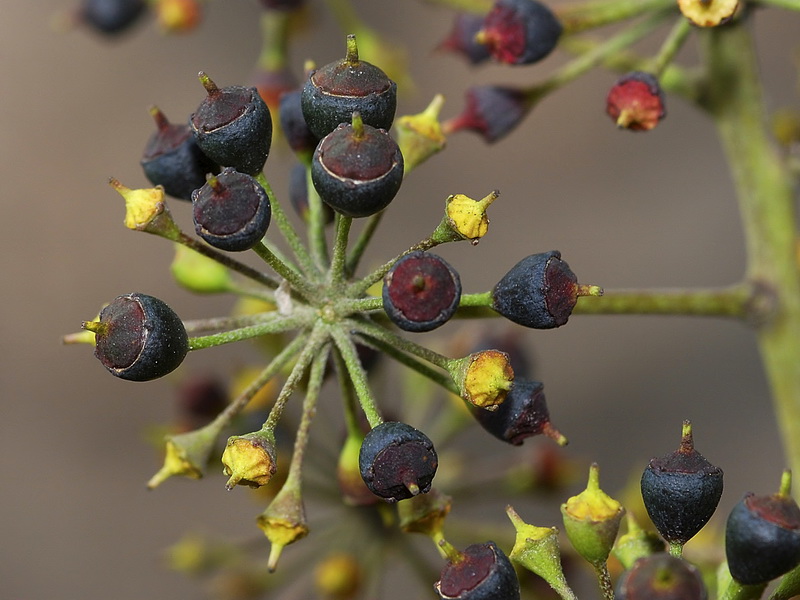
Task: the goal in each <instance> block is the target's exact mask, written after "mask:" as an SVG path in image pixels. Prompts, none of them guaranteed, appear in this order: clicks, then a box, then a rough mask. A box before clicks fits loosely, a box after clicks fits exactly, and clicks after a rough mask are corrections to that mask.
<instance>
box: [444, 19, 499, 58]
mask: <svg viewBox="0 0 800 600" xmlns="http://www.w3.org/2000/svg"><path fill="white" fill-rule="evenodd" d="M481 27H483V16H481V15H475V14H472V13H458V14H456V16H455V19H454V20H453V27H452V28H451V30H450V33H449V34H448V35H447V37H446V38H445V39H444V40H443V41H442V43H441V44H439V46H438V49H440V50H448V51H450V52H455V53H456V54H460V55H461V56H463V57H464V58H466V59H467V61H468V62H469V63H470V64H473V65H477V64H480V63H482V62H484V61H486V60H488V59H489V57H490V56H491V54H490V52H489V48H488V47H487V46H486V45H485V44H481V43H479V42H477V41H476V40H475V35H476V34H477V33H478V32H479V31H480V30H481Z"/></svg>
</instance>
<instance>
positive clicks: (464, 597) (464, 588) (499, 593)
mask: <svg viewBox="0 0 800 600" xmlns="http://www.w3.org/2000/svg"><path fill="white" fill-rule="evenodd" d="M444 547H445V552H447V554H448V557H449V559H450V560H449V561H448V563H447V564H446V565H445V566H444V568H443V569H442V573H441V575H440V576H439V581H437V582H436V583H435V584H434V588H435V589H436V592H437V593H438V594H439V597H440V598H444V599H446V600H499V599H501V598H502V599H503V600H519V597H520V595H519V580H518V579H517V574H516V572H515V571H514V566H513V565H512V564H511V561H510V560H509V559H508V557H507V556H506V554H505V553H504V552H503V551H502V550H501V549H500V548H498V547H497V544H495V543H494V542H486V543H483V544H473V545H471V546H467V548H466V549H465V550H464V551H463V552H458V551H457V550H455V549H454V548H452V547H450V548H449V549H448V548H447V546H446V545H445V546H444Z"/></svg>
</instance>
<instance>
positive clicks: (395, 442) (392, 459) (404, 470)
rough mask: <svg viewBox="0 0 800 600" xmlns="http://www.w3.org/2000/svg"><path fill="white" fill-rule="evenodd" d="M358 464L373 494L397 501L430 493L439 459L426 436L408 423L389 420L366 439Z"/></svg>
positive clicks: (389, 500)
mask: <svg viewBox="0 0 800 600" xmlns="http://www.w3.org/2000/svg"><path fill="white" fill-rule="evenodd" d="M358 465H359V470H360V471H361V478H362V479H363V480H364V483H365V484H366V485H367V487H368V488H369V489H370V491H371V492H372V493H373V494H375V495H376V496H380V497H381V498H383V499H384V500H386V501H387V502H396V501H398V500H405V499H406V498H411V497H412V496H416V495H417V494H420V493H423V494H424V493H426V492H428V491H429V490H430V489H431V482H432V481H433V476H434V475H435V474H436V468H437V467H438V466H439V459H438V457H437V455H436V450H435V449H434V447H433V442H431V440H430V439H429V438H428V436H426V435H425V434H424V433H422V432H421V431H419V430H417V429H414V428H413V427H411V425H407V424H405V423H399V422H397V421H386V422H384V423H381V424H380V425H378V426H376V427H373V428H372V429H371V430H370V432H369V433H368V434H367V435H366V437H365V438H364V442H363V443H362V444H361V451H360V452H359V456H358Z"/></svg>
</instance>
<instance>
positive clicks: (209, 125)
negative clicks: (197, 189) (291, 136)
mask: <svg viewBox="0 0 800 600" xmlns="http://www.w3.org/2000/svg"><path fill="white" fill-rule="evenodd" d="M200 81H201V82H202V83H203V86H204V87H205V88H206V91H207V92H208V95H207V96H206V97H205V99H204V100H203V101H202V102H201V103H200V106H198V108H197V111H195V113H194V114H192V116H191V118H190V119H189V124H190V126H191V128H192V132H193V133H194V136H195V139H196V140H197V145H198V146H200V149H201V150H202V151H203V152H204V153H205V154H206V155H207V156H208V157H209V158H210V159H211V160H213V161H214V162H215V163H217V164H218V165H221V166H223V167H233V168H234V169H236V170H237V171H239V172H240V173H247V174H248V175H257V174H258V173H260V172H261V170H262V169H263V168H264V163H265V162H266V160H267V156H268V155H269V149H270V145H271V144H272V117H271V116H270V114H269V108H267V105H266V104H265V103H264V100H262V98H261V96H260V95H259V93H258V90H257V89H256V88H254V87H244V86H240V85H231V86H228V87H224V88H218V87H217V85H216V84H215V83H214V82H213V81H211V79H209V77H208V76H207V75H206V74H205V73H202V72H201V73H200Z"/></svg>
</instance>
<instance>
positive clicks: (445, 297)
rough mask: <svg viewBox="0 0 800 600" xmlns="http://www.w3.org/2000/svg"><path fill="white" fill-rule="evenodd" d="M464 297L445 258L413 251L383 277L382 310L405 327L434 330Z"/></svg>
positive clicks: (448, 318)
mask: <svg viewBox="0 0 800 600" xmlns="http://www.w3.org/2000/svg"><path fill="white" fill-rule="evenodd" d="M460 299H461V279H460V278H459V276H458V273H457V272H456V271H455V269H453V267H451V266H450V265H449V264H448V262H447V261H446V260H444V259H443V258H442V257H441V256H437V255H436V254H431V253H430V252H422V251H418V252H412V253H410V254H407V255H405V256H404V257H403V258H401V259H400V260H398V261H397V262H396V263H395V264H394V266H392V268H391V269H390V270H389V272H388V273H386V276H385V277H384V278H383V310H384V311H386V314H387V315H388V316H389V319H391V321H392V322H393V323H394V324H395V325H397V326H398V327H399V328H400V329H403V330H404V331H414V332H421V331H431V330H432V329H436V328H437V327H440V326H441V325H444V324H445V323H446V322H447V321H449V320H450V317H452V316H453V315H454V314H455V312H456V309H457V308H458V302H459V300H460Z"/></svg>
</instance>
